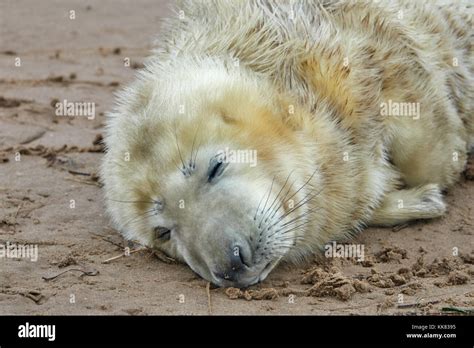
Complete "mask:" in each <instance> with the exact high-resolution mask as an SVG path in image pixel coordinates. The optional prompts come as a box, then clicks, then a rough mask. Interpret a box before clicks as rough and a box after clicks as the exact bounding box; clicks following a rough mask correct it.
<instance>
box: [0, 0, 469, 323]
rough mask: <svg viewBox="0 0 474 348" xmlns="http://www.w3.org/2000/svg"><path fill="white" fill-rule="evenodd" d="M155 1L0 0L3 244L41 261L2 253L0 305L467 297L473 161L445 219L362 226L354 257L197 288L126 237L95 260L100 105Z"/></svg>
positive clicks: (5, 310)
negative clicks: (86, 113)
mask: <svg viewBox="0 0 474 348" xmlns="http://www.w3.org/2000/svg"><path fill="white" fill-rule="evenodd" d="M166 5H167V4H166V3H165V2H162V3H157V1H154V0H139V1H134V2H129V1H112V0H106V1H104V0H101V1H71V0H68V1H52V0H48V1H42V2H38V1H34V0H15V1H13V0H12V1H2V2H1V4H0V16H1V18H0V37H1V38H2V39H1V40H2V41H1V45H0V63H1V64H0V197H1V199H0V244H4V245H5V244H6V243H7V242H10V243H17V244H22V243H23V244H30V245H31V244H34V245H37V247H38V260H37V261H36V262H33V261H31V260H29V259H25V258H7V259H5V258H2V259H0V314H39V315H42V314H66V315H69V314H99V315H100V314H128V315H151V314H165V315H166V314H203V315H205V314H209V313H211V314H259V315H267V314H324V315H326V314H330V315H340V314H400V315H407V314H427V313H430V314H438V313H449V312H442V309H443V308H446V307H450V308H451V307H461V308H469V307H471V308H472V307H474V286H473V278H472V276H473V273H474V266H473V259H474V243H473V231H474V214H473V211H472V210H473V207H474V183H473V182H472V181H471V180H472V171H471V172H470V174H468V175H467V177H469V178H470V179H471V180H467V179H466V177H463V178H462V179H461V181H460V182H459V184H458V185H456V187H455V188H454V189H453V190H451V192H449V193H448V194H447V196H446V201H447V203H448V205H449V211H448V213H447V215H446V216H445V217H443V218H441V219H437V220H433V221H429V222H417V223H414V224H411V225H409V226H405V227H403V228H397V229H394V230H392V229H378V228H369V229H367V230H366V231H364V232H363V233H361V234H360V235H359V236H358V237H357V238H356V239H355V240H354V241H352V243H357V244H362V245H363V246H364V248H365V249H364V250H365V260H364V261H363V262H358V261H357V260H351V259H330V260H327V261H324V260H320V261H316V260H315V262H314V263H311V264H308V265H305V266H301V267H296V268H295V267H293V268H288V267H284V266H282V267H279V268H278V269H277V270H275V271H274V272H273V273H272V274H271V275H270V276H269V277H268V278H267V280H265V281H264V282H263V283H262V284H259V285H257V286H253V287H251V288H250V289H242V290H239V289H232V288H231V289H220V288H215V287H213V286H208V283H207V282H206V281H205V280H202V279H201V278H199V277H198V276H197V275H195V274H194V273H193V272H192V271H191V270H190V269H189V268H188V267H187V266H186V265H182V264H176V263H174V262H172V260H169V259H167V258H165V257H163V256H162V255H158V256H157V255H155V254H153V253H152V252H151V251H149V250H147V249H141V250H136V249H137V248H139V246H136V245H129V247H130V248H131V250H132V251H134V252H133V253H131V254H130V255H129V256H123V257H118V258H115V259H112V260H109V261H108V262H106V263H104V261H106V260H108V259H111V258H114V257H116V256H119V255H121V254H123V250H124V249H123V247H124V246H125V245H126V244H125V243H124V241H123V239H122V238H121V237H120V235H119V234H118V233H117V232H116V231H115V230H113V228H111V225H110V223H109V220H108V218H107V216H106V214H105V212H104V203H103V198H102V192H101V188H100V187H99V184H98V182H97V170H98V166H99V163H100V161H101V158H102V152H101V151H102V146H101V143H100V140H101V134H102V127H103V124H104V122H105V120H104V112H106V110H109V109H110V108H111V106H112V104H113V94H114V91H116V90H117V89H118V88H119V87H120V86H122V85H124V84H125V83H127V82H129V81H131V80H132V79H133V75H134V72H135V69H136V68H139V67H140V66H141V63H142V62H143V60H144V58H145V57H146V55H147V54H148V51H149V49H150V48H151V46H152V40H153V39H158V40H159V39H160V35H159V21H158V19H159V18H160V17H162V16H165V15H166V14H168V13H169V11H168V10H167V9H166ZM71 10H73V11H75V12H74V14H75V19H70V18H69V16H70V14H71V12H70V11H71ZM16 58H20V60H21V66H15V63H16V62H18V60H17V59H16ZM128 59H129V62H130V64H129V66H126V65H127V64H124V61H125V62H128ZM64 99H66V100H68V101H85V102H94V103H95V108H96V110H95V113H96V117H95V118H94V119H88V118H87V117H59V116H56V115H55V109H54V107H53V106H54V105H55V104H56V103H57V102H58V101H63V100H64ZM471 169H472V165H471ZM453 254H454V255H453ZM323 261H324V262H323Z"/></svg>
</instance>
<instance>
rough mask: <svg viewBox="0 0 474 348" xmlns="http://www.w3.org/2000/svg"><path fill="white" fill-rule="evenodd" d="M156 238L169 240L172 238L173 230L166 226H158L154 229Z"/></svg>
mask: <svg viewBox="0 0 474 348" xmlns="http://www.w3.org/2000/svg"><path fill="white" fill-rule="evenodd" d="M154 232H155V238H156V239H159V240H161V241H167V240H170V238H171V230H170V229H168V228H166V227H160V226H157V227H155V229H154Z"/></svg>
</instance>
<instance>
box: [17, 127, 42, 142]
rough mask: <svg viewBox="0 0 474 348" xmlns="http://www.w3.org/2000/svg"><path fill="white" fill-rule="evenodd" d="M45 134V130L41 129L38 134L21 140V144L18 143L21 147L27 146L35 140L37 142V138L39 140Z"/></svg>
mask: <svg viewBox="0 0 474 348" xmlns="http://www.w3.org/2000/svg"><path fill="white" fill-rule="evenodd" d="M45 133H46V130H45V129H41V130H39V131H38V132H36V133H34V134H32V135H30V136H29V137H27V138H26V139H25V140H23V141H22V142H20V144H21V145H26V144H29V143H31V142H33V141H35V140H38V139H39V138H41V137H42V136H43V135H44V134H45Z"/></svg>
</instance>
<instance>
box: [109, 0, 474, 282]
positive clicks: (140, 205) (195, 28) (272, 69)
mask: <svg viewBox="0 0 474 348" xmlns="http://www.w3.org/2000/svg"><path fill="white" fill-rule="evenodd" d="M176 12H177V13H176V16H174V17H172V18H169V19H167V20H166V21H165V23H164V26H163V30H162V33H161V35H160V40H159V43H158V44H157V47H156V49H154V50H153V54H152V56H151V57H150V58H149V59H148V61H147V62H146V64H145V68H144V69H143V70H141V71H139V72H138V75H137V79H136V80H135V81H134V82H133V83H131V84H130V85H129V86H128V87H126V88H124V89H123V90H122V91H121V92H120V93H119V94H118V98H117V105H116V107H115V109H114V110H113V111H112V112H110V113H109V114H108V119H107V125H106V135H105V144H106V154H105V157H104V161H103V164H102V169H101V177H102V181H103V184H104V190H105V197H106V201H107V209H108V211H109V213H110V215H111V217H112V220H113V223H114V225H115V226H116V228H117V229H118V230H120V231H121V233H123V235H124V236H125V237H126V238H129V239H133V240H137V241H139V242H140V243H143V244H144V245H147V246H149V247H152V248H156V249H158V250H161V251H163V252H165V253H166V254H168V255H170V256H171V257H173V258H176V259H178V260H181V261H182V262H185V263H187V264H188V265H189V267H191V268H192V269H193V270H194V271H195V272H196V273H198V274H199V275H200V276H202V277H203V278H205V279H207V280H209V281H211V282H213V283H214V284H216V285H219V286H236V287H245V286H249V285H252V284H255V283H257V282H259V281H261V280H263V279H265V277H266V276H267V275H268V274H269V273H270V272H271V271H272V269H274V267H275V266H276V265H277V264H279V263H280V262H289V263H300V262H303V261H305V260H310V259H311V258H312V257H313V256H314V255H315V254H317V253H318V252H320V251H321V250H322V249H323V247H324V245H325V244H326V243H327V242H329V241H334V240H337V241H339V240H341V241H343V240H347V239H349V238H350V237H351V236H353V235H354V234H356V233H358V232H359V231H360V230H361V229H363V228H364V227H365V226H367V225H382V226H393V225H397V224H401V223H404V222H407V221H410V220H413V219H431V218H436V217H439V216H442V215H443V214H444V213H445V211H446V206H445V203H444V202H443V196H442V191H443V190H445V189H448V188H449V187H450V186H452V185H453V184H454V183H455V182H456V180H457V179H458V177H459V174H460V173H461V172H462V171H463V169H464V166H465V163H466V157H467V155H468V150H469V148H470V147H471V146H472V144H473V139H474V119H473V110H474V106H473V86H474V75H473V71H474V65H473V59H472V39H473V33H472V29H471V28H472V15H471V16H470V15H469V14H472V7H471V6H470V5H463V4H462V3H458V2H453V4H452V5H443V6H438V5H437V4H436V3H435V2H432V1H429V2H418V1H390V2H386V1H377V2H376V1H369V2H363V1H258V0H252V1H232V0H219V1H209V2H208V1H195V0H193V1H181V2H179V3H178V4H177V6H176ZM226 149H229V151H227V150H226ZM231 151H234V152H233V153H236V151H237V152H238V151H254V152H251V153H256V154H257V156H256V159H257V160H256V161H253V163H254V164H256V165H253V166H252V165H251V164H250V163H247V162H248V161H245V160H235V157H236V156H234V158H233V159H231V158H230V155H229V153H230V152H231ZM237 157H239V156H237ZM240 157H242V156H240ZM244 157H245V156H244Z"/></svg>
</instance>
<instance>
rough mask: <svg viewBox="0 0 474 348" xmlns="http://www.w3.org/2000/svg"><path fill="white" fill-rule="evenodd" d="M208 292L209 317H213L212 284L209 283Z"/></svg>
mask: <svg viewBox="0 0 474 348" xmlns="http://www.w3.org/2000/svg"><path fill="white" fill-rule="evenodd" d="M206 292H207V311H208V313H209V315H212V302H211V282H208V283H207V286H206Z"/></svg>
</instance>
